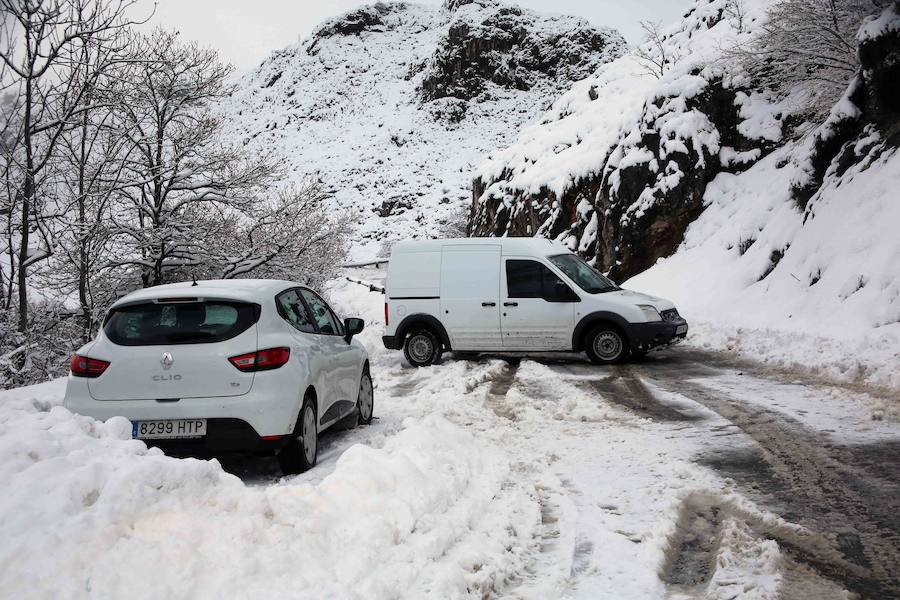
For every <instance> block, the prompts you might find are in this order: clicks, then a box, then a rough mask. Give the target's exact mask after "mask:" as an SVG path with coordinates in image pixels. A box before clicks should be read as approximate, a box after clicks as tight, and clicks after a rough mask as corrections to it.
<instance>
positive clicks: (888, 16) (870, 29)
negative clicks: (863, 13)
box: [856, 5, 900, 42]
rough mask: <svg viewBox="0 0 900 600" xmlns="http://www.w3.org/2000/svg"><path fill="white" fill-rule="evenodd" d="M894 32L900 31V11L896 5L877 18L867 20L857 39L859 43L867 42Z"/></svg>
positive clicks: (889, 7)
mask: <svg viewBox="0 0 900 600" xmlns="http://www.w3.org/2000/svg"><path fill="white" fill-rule="evenodd" d="M894 31H900V10H898V9H897V6H896V5H891V6H888V7H887V8H885V9H884V12H882V13H881V14H880V15H878V16H877V17H874V18H870V19H867V20H866V22H865V23H864V24H863V26H862V27H861V28H860V30H859V34H858V35H857V38H856V39H857V41H859V42H866V41H869V40H875V39H878V38H880V37H882V36H884V35H885V34H887V33H891V32H894Z"/></svg>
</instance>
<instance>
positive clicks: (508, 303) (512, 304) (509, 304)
mask: <svg viewBox="0 0 900 600" xmlns="http://www.w3.org/2000/svg"><path fill="white" fill-rule="evenodd" d="M518 305H519V303H518V302H504V303H503V306H518Z"/></svg>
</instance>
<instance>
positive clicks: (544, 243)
mask: <svg viewBox="0 0 900 600" xmlns="http://www.w3.org/2000/svg"><path fill="white" fill-rule="evenodd" d="M444 246H500V247H501V248H502V252H503V254H526V255H533V256H549V255H552V254H561V253H568V252H571V250H569V249H568V248H566V247H565V246H564V245H562V244H560V243H559V242H554V241H552V240H548V239H545V238H538V237H503V238H448V239H438V240H408V241H404V242H398V243H397V244H395V245H394V247H393V248H392V249H391V252H392V253H394V252H437V251H439V250H440V249H441V248H443V247H444Z"/></svg>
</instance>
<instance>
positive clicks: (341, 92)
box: [224, 0, 626, 258]
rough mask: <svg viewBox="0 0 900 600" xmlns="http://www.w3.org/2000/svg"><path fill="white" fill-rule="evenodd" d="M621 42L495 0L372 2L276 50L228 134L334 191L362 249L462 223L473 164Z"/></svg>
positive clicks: (247, 82) (237, 105)
mask: <svg viewBox="0 0 900 600" xmlns="http://www.w3.org/2000/svg"><path fill="white" fill-rule="evenodd" d="M625 47H626V45H625V42H624V41H623V39H622V37H621V36H620V35H619V34H618V33H616V32H615V31H612V30H608V29H598V28H596V27H592V26H591V25H590V24H588V23H587V22H585V21H583V20H581V19H577V18H574V17H565V16H551V17H548V16H544V15H540V14H538V13H535V12H532V11H528V10H524V9H520V8H518V7H516V6H514V5H511V4H506V3H501V2H497V1H495V0H476V1H465V0H455V1H450V2H447V3H445V5H444V6H437V7H433V6H422V5H416V4H409V3H403V2H397V3H381V2H379V3H377V4H373V5H370V6H365V7H362V8H360V9H357V10H355V11H352V12H350V13H347V14H344V15H341V16H339V17H336V18H333V19H330V20H328V21H326V22H325V23H323V24H322V25H321V26H320V27H319V28H317V29H316V30H315V31H314V32H313V34H312V35H311V36H310V38H309V39H307V40H304V41H303V42H301V43H299V44H296V45H294V46H290V47H288V48H285V49H284V50H281V51H279V52H276V53H274V54H273V55H272V56H271V57H270V58H269V59H267V60H266V61H264V62H263V63H262V64H261V65H260V66H259V67H258V68H256V69H255V70H253V71H252V72H250V73H248V74H247V75H246V76H244V77H243V78H242V80H241V81H240V83H239V87H238V90H237V91H236V92H235V94H234V95H233V97H232V98H230V99H229V101H228V102H227V103H226V106H225V107H224V110H225V111H226V113H227V114H228V116H229V119H228V121H229V127H230V131H231V135H232V136H233V137H234V139H236V140H238V141H239V142H240V143H243V144H246V145H248V146H250V147H255V148H259V149H260V150H261V151H262V150H265V149H269V148H276V149H278V150H280V152H281V153H282V154H283V155H284V156H285V157H286V161H287V164H286V168H287V169H288V171H289V173H290V174H291V176H292V177H294V178H302V177H305V176H307V175H309V174H314V175H315V176H317V177H320V178H321V179H322V180H323V181H324V182H325V183H326V184H327V185H328V186H329V187H330V189H331V191H332V193H333V201H332V202H333V206H334V209H335V210H346V211H350V212H351V213H352V214H353V215H354V218H355V220H356V222H357V226H358V232H359V237H360V242H359V243H358V244H356V245H355V247H354V254H355V255H356V256H358V257H360V258H366V257H370V256H372V255H374V254H375V253H376V252H378V251H379V247H380V245H381V242H382V241H390V240H392V239H402V238H406V237H419V236H428V235H431V236H434V235H441V234H443V233H445V232H451V230H452V229H453V228H454V227H459V226H461V227H463V228H464V227H465V224H464V222H465V216H464V215H465V213H466V211H467V206H468V198H469V189H470V183H471V167H472V165H473V164H474V163H476V162H478V160H479V159H480V157H481V156H482V155H483V154H484V153H485V152H487V151H488V150H490V149H492V148H496V147H502V146H505V145H508V144H509V143H511V142H512V141H513V140H514V137H513V136H514V135H515V133H516V132H517V131H518V130H519V128H520V127H521V126H522V125H523V124H524V123H526V122H528V121H530V120H533V119H535V118H537V116H538V115H540V113H541V112H542V111H544V110H546V108H547V107H548V106H549V104H550V102H551V101H552V99H553V98H555V97H556V96H558V95H559V94H560V93H561V92H562V91H563V90H565V89H566V88H568V87H569V86H571V85H572V83H573V82H574V81H575V80H577V79H580V78H583V77H585V76H587V75H588V74H590V73H591V72H593V71H594V70H596V68H598V67H599V66H600V65H602V64H604V63H606V62H608V61H610V60H613V59H615V58H617V57H619V56H620V55H621V54H622V53H623V52H624V51H625ZM458 224H460V225H458Z"/></svg>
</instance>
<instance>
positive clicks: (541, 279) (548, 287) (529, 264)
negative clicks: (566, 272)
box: [506, 260, 568, 302]
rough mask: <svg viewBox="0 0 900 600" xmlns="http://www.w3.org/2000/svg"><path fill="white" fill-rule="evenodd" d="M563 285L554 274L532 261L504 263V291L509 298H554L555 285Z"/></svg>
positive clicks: (548, 299)
mask: <svg viewBox="0 0 900 600" xmlns="http://www.w3.org/2000/svg"><path fill="white" fill-rule="evenodd" d="M557 283H561V284H563V285H565V283H564V282H563V280H562V279H560V278H559V277H558V276H557V275H556V273H554V272H553V271H551V270H550V269H548V268H547V267H545V266H544V265H542V264H541V263H539V262H537V261H533V260H507V261H506V291H507V297H509V298H543V299H545V300H547V301H551V302H552V301H559V300H560V299H559V298H556V295H557V292H556V284H557ZM566 287H568V286H566Z"/></svg>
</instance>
